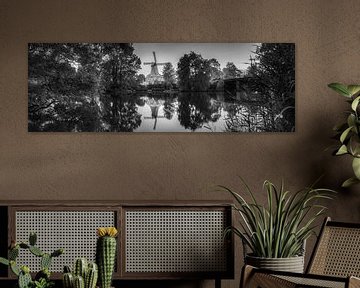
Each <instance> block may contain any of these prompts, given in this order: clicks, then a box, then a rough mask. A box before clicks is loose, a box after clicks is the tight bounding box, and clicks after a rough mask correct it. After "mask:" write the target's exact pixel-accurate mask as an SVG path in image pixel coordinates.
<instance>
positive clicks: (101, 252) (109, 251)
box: [96, 227, 118, 288]
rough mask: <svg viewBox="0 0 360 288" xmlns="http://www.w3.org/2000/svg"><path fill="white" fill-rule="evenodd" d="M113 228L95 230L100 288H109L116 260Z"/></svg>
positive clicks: (115, 232) (115, 233)
mask: <svg viewBox="0 0 360 288" xmlns="http://www.w3.org/2000/svg"><path fill="white" fill-rule="evenodd" d="M117 234H118V232H117V230H116V228H115V227H106V228H105V227H101V228H98V229H97V235H98V237H99V238H98V239H97V243H96V262H97V265H98V267H99V282H100V283H99V284H100V287H101V288H110V287H111V280H112V274H113V272H114V265H115V258H116V236H117Z"/></svg>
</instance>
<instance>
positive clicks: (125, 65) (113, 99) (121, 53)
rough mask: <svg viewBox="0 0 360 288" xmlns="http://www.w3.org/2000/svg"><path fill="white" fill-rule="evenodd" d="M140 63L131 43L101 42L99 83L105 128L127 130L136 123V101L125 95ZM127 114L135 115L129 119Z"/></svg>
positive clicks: (137, 122) (137, 121) (133, 80)
mask: <svg viewBox="0 0 360 288" xmlns="http://www.w3.org/2000/svg"><path fill="white" fill-rule="evenodd" d="M140 63H141V61H140V58H139V57H138V56H137V55H135V54H134V48H133V46H132V44H130V43H121V44H112V43H106V44H102V63H101V71H102V73H101V82H102V87H103V89H102V93H101V98H100V101H101V102H102V107H103V110H102V114H103V119H104V121H105V123H106V126H107V127H106V128H105V129H106V130H110V131H130V130H131V129H134V128H136V125H138V124H139V117H138V115H137V114H136V113H137V111H136V109H137V108H136V106H135V103H133V102H131V101H129V99H127V97H125V96H126V94H127V91H128V90H130V89H131V88H133V87H134V85H135V84H134V83H136V73H137V71H138V70H139V69H140ZM129 113H130V114H129ZM124 115H126V117H124ZM130 116H134V117H135V118H136V119H131V118H129V117H130ZM129 119H131V120H129ZM124 121H128V122H131V123H133V124H135V126H131V127H130V128H129V127H128V126H127V125H126V123H125V122H124ZM140 122H141V121H140Z"/></svg>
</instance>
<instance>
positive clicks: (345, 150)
mask: <svg viewBox="0 0 360 288" xmlns="http://www.w3.org/2000/svg"><path fill="white" fill-rule="evenodd" d="M347 153H349V152H348V149H347V147H346V145H341V147H340V148H339V150H338V151H337V152H336V154H335V155H337V156H339V155H344V154H347Z"/></svg>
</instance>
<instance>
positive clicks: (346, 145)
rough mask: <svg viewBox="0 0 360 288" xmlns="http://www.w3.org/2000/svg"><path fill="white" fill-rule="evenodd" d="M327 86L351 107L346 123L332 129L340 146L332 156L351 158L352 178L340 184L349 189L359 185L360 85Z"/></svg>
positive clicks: (332, 84)
mask: <svg viewBox="0 0 360 288" xmlns="http://www.w3.org/2000/svg"><path fill="white" fill-rule="evenodd" d="M328 86H329V87H330V88H331V89H333V90H334V91H336V92H337V93H338V94H340V95H342V96H344V97H345V98H346V99H347V102H348V103H349V104H350V106H351V109H350V110H349V111H348V112H347V114H348V116H347V120H346V122H345V123H341V124H340V125H337V126H335V127H334V130H335V131H336V132H337V138H338V139H339V141H340V145H339V147H337V149H336V151H334V154H335V155H337V156H339V155H346V154H349V155H351V156H352V157H353V160H352V168H353V171H354V177H351V178H349V179H347V180H346V181H345V182H344V183H343V184H342V186H343V187H349V186H351V185H353V184H358V183H360V107H359V102H360V85H344V84H341V83H331V84H329V85H328Z"/></svg>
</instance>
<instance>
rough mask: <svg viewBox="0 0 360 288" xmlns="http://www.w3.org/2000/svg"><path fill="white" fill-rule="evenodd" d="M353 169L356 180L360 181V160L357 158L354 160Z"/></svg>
mask: <svg viewBox="0 0 360 288" xmlns="http://www.w3.org/2000/svg"><path fill="white" fill-rule="evenodd" d="M352 168H353V170H354V174H355V176H356V178H357V179H359V180H360V158H357V157H355V158H354V159H353V162H352Z"/></svg>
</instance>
